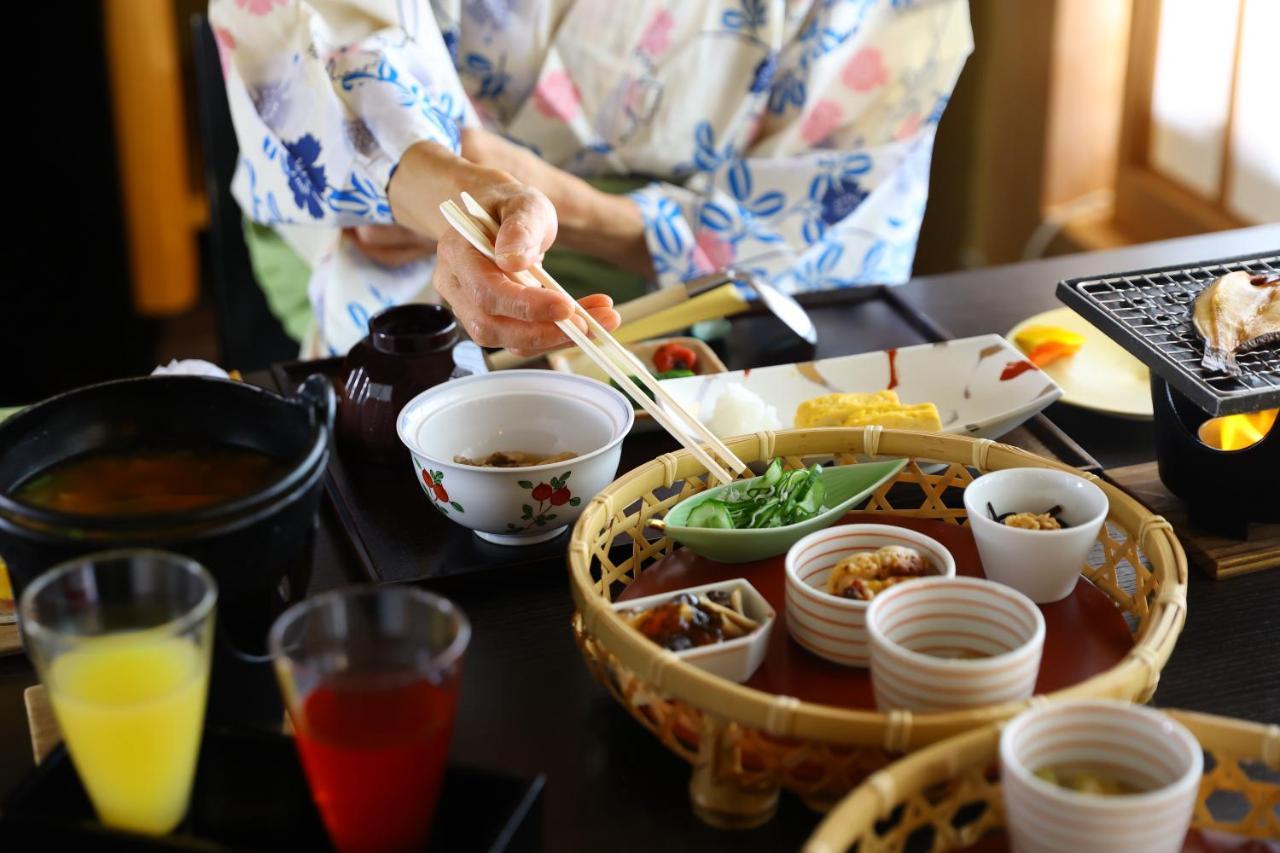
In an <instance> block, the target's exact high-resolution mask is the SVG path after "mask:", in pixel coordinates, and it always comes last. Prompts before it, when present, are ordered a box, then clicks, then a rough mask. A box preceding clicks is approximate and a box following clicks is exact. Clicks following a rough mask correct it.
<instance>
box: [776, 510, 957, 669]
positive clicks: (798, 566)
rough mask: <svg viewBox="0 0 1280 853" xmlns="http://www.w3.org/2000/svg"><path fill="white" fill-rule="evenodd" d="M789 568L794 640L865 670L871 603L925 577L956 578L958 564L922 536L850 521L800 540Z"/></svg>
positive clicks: (789, 622) (790, 554)
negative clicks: (892, 589)
mask: <svg viewBox="0 0 1280 853" xmlns="http://www.w3.org/2000/svg"><path fill="white" fill-rule="evenodd" d="M785 569H786V605H787V631H788V632H789V633H790V634H791V638H792V639H793V640H795V641H796V642H797V643H799V644H800V645H801V646H802V647H804V648H805V649H807V650H808V651H810V652H812V653H813V654H815V655H818V656H819V657H821V658H825V659H827V660H829V661H831V662H832V663H838V664H841V665H843V666H861V667H865V666H867V665H868V664H869V662H870V657H869V654H870V653H869V651H868V649H867V608H868V607H869V606H870V604H871V602H872V600H873V599H875V597H876V596H877V595H879V594H880V593H882V592H884V591H885V590H888V589H889V588H891V587H894V586H897V585H898V584H902V583H906V582H908V581H912V580H915V579H918V578H926V577H954V576H955V573H956V561H955V559H954V558H953V557H952V556H951V552H950V551H948V550H947V549H946V548H945V547H944V546H943V545H942V544H941V543H940V542H938V541H937V540H936V539H933V538H931V537H929V536H925V535H924V534H923V533H917V532H916V531H914V530H909V529H907V528H905V527H896V526H891V525H886V524H845V525H841V526H839V527H831V528H828V529H826V530H819V531H818V532H817V533H813V534H810V535H809V536H806V537H805V538H803V539H801V540H800V541H799V542H797V543H796V544H795V545H793V546H792V547H791V549H790V550H789V551H788V552H787V558H786V563H785Z"/></svg>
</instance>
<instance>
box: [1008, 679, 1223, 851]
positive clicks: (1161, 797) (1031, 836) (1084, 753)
mask: <svg viewBox="0 0 1280 853" xmlns="http://www.w3.org/2000/svg"><path fill="white" fill-rule="evenodd" d="M1044 767H1069V768H1073V769H1095V770H1097V771H1099V772H1105V773H1107V774H1108V775H1111V776H1113V777H1115V778H1117V779H1119V780H1120V781H1123V782H1126V783H1128V784H1130V785H1133V786H1135V787H1138V788H1141V789H1143V790H1144V793H1140V794H1123V795H1117V796H1104V795H1100V794H1086V793H1081V792H1079V791H1072V790H1068V789H1066V788H1062V787H1059V786H1058V785H1055V784H1053V783H1052V782H1047V781H1045V780H1044V779H1041V778H1039V777H1037V776H1036V775H1035V771H1037V770H1040V769H1041V768H1044ZM1203 769H1204V753H1203V752H1202V751H1201V749H1200V744H1198V743H1197V742H1196V739H1195V738H1194V737H1193V736H1192V734H1191V732H1189V731H1187V729H1186V727H1185V726H1183V725H1181V724H1180V723H1177V722H1175V721H1174V720H1172V719H1170V718H1169V717H1166V716H1165V715H1164V714H1161V713H1160V712H1159V711H1154V710H1152V709H1150V708H1144V707H1142V706H1139V705H1129V704H1126V703H1124V702H1117V701H1113V700H1108V699H1080V700H1071V701H1063V702H1054V703H1051V704H1048V705H1044V706H1041V707H1039V708H1034V709H1032V710H1029V711H1025V712H1023V713H1022V714H1019V715H1018V716H1017V717H1015V718H1013V720H1011V721H1010V722H1009V723H1008V725H1006V726H1005V729H1004V732H1003V733H1002V734H1001V735H1000V779H1001V787H1002V789H1003V792H1004V803H1005V813H1006V816H1007V821H1008V826H1009V834H1010V838H1011V840H1012V842H1013V849H1014V850H1017V851H1020V853H1042V851H1043V853H1068V851H1071V852H1072V853H1074V851H1077V850H1089V851H1099V853H1121V851H1124V853H1162V851H1170V853H1173V851H1177V850H1181V849H1182V845H1183V841H1184V839H1185V837H1186V834H1187V826H1188V824H1190V822H1191V813H1192V809H1193V808H1194V807H1195V801H1196V794H1197V792H1198V791H1199V788H1200V776H1201V773H1202V772H1203Z"/></svg>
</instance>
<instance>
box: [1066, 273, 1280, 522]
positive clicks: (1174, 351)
mask: <svg viewBox="0 0 1280 853" xmlns="http://www.w3.org/2000/svg"><path fill="white" fill-rule="evenodd" d="M1236 270H1244V271H1246V272H1249V273H1250V274H1252V275H1262V276H1266V277H1267V278H1269V279H1270V278H1280V249H1277V250H1275V251H1269V252H1264V253H1262V254H1259V255H1249V256H1244V257H1239V258H1229V259H1226V260H1221V261H1212V262H1208V263H1204V264H1198V265H1193V266H1187V267H1163V268H1158V269H1149V270H1139V271H1136V272H1128V273H1117V274H1115V275H1109V276H1102V277H1094V278H1078V279H1071V280H1068V281H1064V282H1061V283H1059V285H1058V290H1057V294H1058V298H1059V299H1061V300H1062V301H1063V302H1065V303H1066V304H1067V305H1069V306H1071V307H1072V308H1073V309H1075V310H1076V311H1077V312H1078V313H1079V314H1080V315H1081V316H1083V317H1084V318H1085V319H1087V320H1088V321H1089V322H1091V323H1093V324H1094V325H1095V326H1097V327H1098V328H1099V329H1100V330H1102V331H1103V332H1104V333H1105V334H1107V335H1108V336H1109V337H1111V338H1112V339H1113V340H1115V341H1116V343H1118V344H1120V345H1121V346H1122V347H1124V348H1125V349H1126V350H1128V351H1129V352H1130V353H1131V354H1133V356H1134V357H1136V358H1137V359H1138V360H1139V361H1141V362H1142V363H1143V364H1145V365H1146V366H1147V367H1148V368H1149V369H1150V370H1151V402H1152V412H1153V417H1154V423H1153V426H1154V428H1155V439H1156V460H1157V464H1158V465H1159V470H1160V479H1161V480H1162V481H1163V482H1164V484H1165V486H1167V487H1168V489H1169V491H1171V492H1172V493H1173V494H1175V495H1177V496H1178V497H1180V498H1181V499H1182V500H1183V501H1184V502H1185V503H1186V504H1187V510H1188V517H1189V519H1190V521H1191V523H1192V524H1194V525H1195V526H1196V527H1199V528H1201V529H1203V530H1206V531H1209V532H1212V533H1216V534H1218V535H1221V536H1226V537H1230V538H1233V539H1241V540H1243V539H1247V538H1248V527H1249V524H1250V522H1268V523H1274V522H1280V425H1276V426H1272V427H1271V429H1270V430H1269V431H1268V432H1267V434H1266V435H1264V436H1263V437H1262V438H1261V439H1260V440H1259V441H1257V442H1255V443H1254V444H1252V445H1250V446H1248V447H1245V448H1241V449H1239V450H1220V449H1218V448H1216V447H1213V446H1210V445H1208V444H1205V443H1204V442H1203V441H1202V440H1201V439H1200V427H1201V425H1203V424H1204V423H1205V422H1206V421H1208V420H1209V419H1210V418H1214V417H1222V416H1226V415H1235V414H1246V413H1255V412H1261V411H1265V410H1268V409H1275V408H1280V346H1277V345H1271V346H1269V347H1262V348H1257V349H1253V350H1250V351H1248V352H1243V353H1238V354H1237V357H1236V361H1237V365H1238V367H1239V373H1238V374H1237V375H1228V374H1226V373H1222V372H1219V371H1215V370H1208V369H1206V368H1204V367H1203V366H1202V365H1201V359H1202V358H1203V356H1204V343H1203V341H1201V339H1200V337H1199V335H1198V334H1197V333H1196V331H1195V329H1194V328H1193V326H1192V323H1191V314H1192V310H1193V306H1194V304H1195V299H1196V297H1197V296H1199V295H1200V293H1201V292H1203V291H1204V289H1205V288H1206V287H1208V286H1209V285H1210V284H1212V283H1213V282H1214V281H1215V280H1216V279H1218V278H1220V277H1221V276H1224V275H1226V274H1227V273H1229V272H1234V271H1236Z"/></svg>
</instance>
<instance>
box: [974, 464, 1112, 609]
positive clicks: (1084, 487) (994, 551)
mask: <svg viewBox="0 0 1280 853" xmlns="http://www.w3.org/2000/svg"><path fill="white" fill-rule="evenodd" d="M988 503H990V504H991V507H992V508H993V509H994V510H995V511H996V513H997V514H1004V513H1006V512H1037V513H1038V512H1045V511H1046V510H1048V509H1049V508H1050V507H1053V506H1055V505H1060V506H1061V507H1062V515H1061V516H1060V517H1061V518H1062V520H1063V521H1065V522H1066V523H1067V524H1068V525H1070V526H1069V527H1066V528H1063V529H1062V530H1026V529H1023V528H1020V527H1009V526H1008V525H1006V524H1001V523H1000V522H997V521H993V520H992V519H991V516H990V515H989V514H988V512H987V504H988ZM1109 507H1110V504H1109V503H1108V502H1107V496H1106V495H1105V494H1103V491H1102V489H1099V488H1098V487H1097V486H1095V485H1094V484H1093V483H1090V482H1089V481H1088V480H1086V479H1085V478H1084V477H1081V476H1079V475H1077V474H1072V473H1070V472H1068V471H1054V470H1052V469H1049V468H1006V469H1005V470H1003V471H992V472H991V473H990V474H983V475H982V476H981V477H979V478H978V479H976V480H974V481H973V482H972V483H970V484H969V485H968V486H966V487H965V490H964V508H965V512H966V513H967V514H968V516H969V529H970V530H972V531H973V538H974V539H975V540H976V541H977V543H978V553H979V554H980V555H981V556H982V569H983V571H984V572H985V573H986V575H987V577H988V578H990V579H991V580H993V581H996V582H997V583H1002V584H1005V585H1006V586H1011V587H1013V588H1014V589H1016V590H1018V591H1019V592H1021V593H1023V594H1024V595H1026V596H1028V597H1029V598H1030V599H1031V600H1032V601H1034V602H1037V603H1039V604H1047V603H1049V602H1051V601H1058V600H1059V599H1063V598H1066V597H1067V596H1068V595H1070V594H1071V591H1072V590H1074V589H1075V588H1076V583H1077V581H1078V580H1079V579H1080V569H1081V568H1082V567H1083V566H1084V563H1085V558H1086V557H1087V556H1088V555H1089V549H1090V548H1092V547H1093V543H1094V541H1096V540H1097V538H1098V530H1099V529H1100V528H1101V527H1102V522H1103V521H1105V520H1106V518H1107V510H1108V509H1109Z"/></svg>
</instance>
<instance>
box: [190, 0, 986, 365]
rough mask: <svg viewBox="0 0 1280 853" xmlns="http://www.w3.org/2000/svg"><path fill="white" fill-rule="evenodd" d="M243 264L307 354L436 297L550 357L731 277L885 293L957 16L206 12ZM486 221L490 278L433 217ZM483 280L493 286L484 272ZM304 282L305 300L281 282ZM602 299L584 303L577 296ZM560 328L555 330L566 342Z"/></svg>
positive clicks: (476, 332) (961, 53)
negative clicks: (474, 203)
mask: <svg viewBox="0 0 1280 853" xmlns="http://www.w3.org/2000/svg"><path fill="white" fill-rule="evenodd" d="M209 16H210V21H211V23H212V25H213V28H214V34H215V37H216V39H217V42H218V45H219V49H220V52H221V55H222V61H223V68H224V76H225V79H226V86H227V94H228V97H229V100H230V104H231V113H232V117H233V120H234V122H235V127H236V133H237V136H238V137H239V141H240V163H239V167H238V170H237V174H236V178H235V181H234V184H233V192H234V194H235V196H236V198H237V200H238V201H239V203H240V205H241V208H242V209H243V211H244V213H245V215H246V217H247V218H248V219H250V220H252V222H251V223H249V224H247V227H246V234H247V237H248V241H249V246H250V253H251V257H252V259H253V261H254V265H255V270H256V271H257V273H258V275H259V278H260V279H261V282H262V284H263V287H264V288H265V289H266V291H267V296H268V301H269V302H270V303H271V305H272V307H273V310H275V311H276V313H277V315H278V316H280V317H281V319H282V320H283V321H284V324H285V326H286V329H288V330H289V331H290V332H291V333H292V334H294V336H295V337H299V338H302V337H304V336H305V338H306V343H305V344H304V348H303V349H304V354H308V355H318V354H322V353H342V352H345V351H346V350H347V349H348V348H349V347H350V346H351V345H352V344H354V343H355V342H356V341H357V340H359V339H360V338H361V337H362V336H363V335H364V334H365V332H366V324H367V322H368V318H369V317H370V316H371V315H373V314H375V313H377V312H378V311H379V310H381V309H382V308H384V307H387V306H389V305H394V304H399V303H402V302H406V301H410V300H438V299H443V300H445V301H446V302H448V304H449V305H450V307H451V308H452V309H453V311H454V313H455V314H456V315H457V316H458V318H459V320H460V321H461V322H462V324H463V325H464V327H465V328H466V329H467V330H468V332H469V333H470V334H471V336H472V337H473V338H474V339H475V340H476V341H477V343H480V344H482V345H492V346H507V347H511V348H513V349H516V350H519V351H523V352H534V351H541V350H545V349H549V348H552V347H555V346H559V345H562V344H564V343H567V341H566V340H565V339H564V337H563V336H562V334H561V332H560V331H559V330H558V329H557V328H556V327H555V325H554V321H556V320H560V319H564V318H566V317H568V316H570V315H571V313H572V306H571V305H570V304H569V301H568V300H567V299H565V298H564V297H562V296H559V295H557V294H554V293H551V292H548V291H544V290H540V289H534V288H528V289H526V288H523V287H521V286H520V285H518V284H517V283H516V282H515V281H513V280H512V279H511V278H509V277H508V276H507V275H506V274H505V273H510V272H514V271H518V270H520V269H524V268H527V267H529V266H530V265H532V264H534V263H536V262H537V261H538V260H539V258H541V257H542V256H543V253H545V252H547V251H548V250H549V249H551V247H552V244H553V243H554V245H555V251H553V252H551V254H550V255H548V256H547V257H546V260H545V263H546V266H547V268H548V270H549V271H550V272H551V273H552V274H553V275H555V276H556V277H557V278H559V279H560V280H561V281H562V282H564V283H565V284H566V286H568V287H569V288H570V290H571V291H574V295H575V296H578V297H581V299H580V301H581V303H582V304H583V305H584V306H585V307H586V308H588V310H590V312H591V313H592V314H593V315H594V316H595V317H596V318H597V319H598V320H599V321H600V322H602V323H603V324H604V325H605V326H606V327H609V328H613V327H614V326H616V324H617V322H618V317H617V314H616V313H615V312H614V311H613V309H612V307H611V306H612V304H613V299H618V300H619V301H621V300H623V299H628V298H633V297H635V296H639V295H641V294H642V293H643V292H644V291H645V288H646V287H647V286H649V283H650V282H655V281H656V282H657V284H658V285H659V286H668V285H671V284H673V283H676V282H679V281H682V280H687V279H690V278H693V277H697V276H700V275H702V274H705V273H707V272H711V271H714V270H716V269H718V268H722V267H725V266H728V265H730V264H732V265H734V266H735V267H738V268H742V269H748V270H751V271H753V272H754V273H755V274H756V275H759V276H761V277H763V278H764V279H765V280H768V281H770V282H772V283H773V284H775V285H776V286H778V287H780V288H782V289H783V290H786V291H790V292H800V291H808V290H817V289H826V288H835V287H850V286H855V285H858V284H864V283H896V282H901V281H905V280H906V279H907V278H908V276H909V275H910V271H911V262H912V257H913V255H914V252H915V244H916V237H917V234H918V232H919V228H920V221H921V217H922V216H923V213H924V206H925V199H926V196H927V190H928V175H929V157H930V151H931V148H932V144H933V138H934V132H935V129H936V126H937V123H938V119H939V118H940V117H941V114H942V111H943V108H944V107H945V106H946V103H947V98H948V96H949V94H950V92H951V89H952V87H953V85H954V84H955V80H956V77H957V76H958V75H959V73H960V69H961V66H962V65H963V64H964V60H965V57H966V56H967V55H968V53H969V51H970V49H971V47H972V36H971V32H970V29H969V20H968V7H967V4H966V2H965V0H212V2H211V3H210V8H209ZM463 190H466V191H468V192H470V193H471V194H472V195H473V196H475V197H476V198H477V199H478V200H479V201H480V202H481V203H482V204H484V205H485V206H486V207H487V208H489V210H490V211H491V212H492V213H493V214H494V215H495V216H496V217H497V218H498V219H499V221H500V223H501V231H500V232H499V235H498V243H497V249H498V254H499V265H498V266H497V267H495V266H494V265H493V264H491V263H490V262H489V261H488V260H486V259H485V258H483V257H482V256H481V255H480V254H479V253H477V252H476V251H475V250H474V249H472V248H471V247H470V246H469V245H468V244H467V243H466V242H465V241H464V240H463V239H462V237H461V236H459V235H457V234H455V233H453V232H452V230H451V229H450V228H449V227H448V226H447V225H446V224H445V222H444V220H443V218H442V217H441V215H440V214H439V212H438V210H437V207H438V205H439V204H440V203H441V202H442V201H444V200H445V199H447V198H456V197H457V195H458V194H459V192H460V191H463ZM499 267H501V269H499ZM303 282H307V284H306V285H305V293H306V295H305V296H304V285H303ZM597 290H601V291H606V293H595V292H594V291H597ZM579 322H580V321H579Z"/></svg>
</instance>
